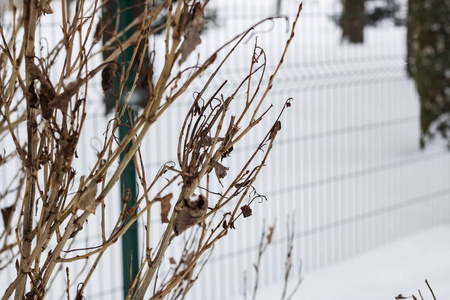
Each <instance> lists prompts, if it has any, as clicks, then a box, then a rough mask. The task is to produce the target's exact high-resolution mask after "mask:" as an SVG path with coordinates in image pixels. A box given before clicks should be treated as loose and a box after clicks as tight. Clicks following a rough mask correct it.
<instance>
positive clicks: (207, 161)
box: [0, 0, 302, 299]
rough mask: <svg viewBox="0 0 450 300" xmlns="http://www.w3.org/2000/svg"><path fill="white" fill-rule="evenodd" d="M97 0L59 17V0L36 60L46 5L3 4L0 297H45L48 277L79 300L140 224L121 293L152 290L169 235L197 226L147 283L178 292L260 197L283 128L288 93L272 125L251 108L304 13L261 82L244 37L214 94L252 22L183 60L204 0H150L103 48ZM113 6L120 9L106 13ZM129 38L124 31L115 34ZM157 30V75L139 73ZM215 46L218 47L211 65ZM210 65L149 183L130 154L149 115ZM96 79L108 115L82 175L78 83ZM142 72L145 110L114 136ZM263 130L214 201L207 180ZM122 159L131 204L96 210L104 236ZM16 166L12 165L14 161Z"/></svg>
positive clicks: (260, 108) (258, 55)
mask: <svg viewBox="0 0 450 300" xmlns="http://www.w3.org/2000/svg"><path fill="white" fill-rule="evenodd" d="M106 3H107V2H104V3H102V2H100V1H98V0H94V1H93V2H92V4H90V5H89V6H88V5H87V4H86V2H84V1H83V0H78V1H76V2H75V6H74V7H75V10H74V11H73V12H72V15H70V16H69V14H67V10H66V6H67V5H68V3H66V1H65V0H62V11H61V12H58V13H61V14H62V15H61V19H62V22H61V24H60V28H61V30H62V38H61V40H60V41H59V42H58V43H57V44H56V46H55V47H54V48H53V49H49V51H48V52H46V53H43V54H42V55H41V56H40V55H38V54H37V53H38V52H39V51H36V49H35V44H36V41H35V38H36V28H37V24H39V22H40V20H41V19H43V18H46V14H51V13H52V8H51V5H52V4H51V2H50V1H47V0H42V1H37V0H25V1H24V2H23V7H22V8H19V7H13V9H12V12H11V14H12V16H13V20H14V22H13V23H12V26H11V27H8V30H4V28H3V27H0V29H1V31H0V35H1V42H0V47H1V49H2V52H1V54H0V66H1V70H0V71H1V74H0V76H1V78H0V93H1V94H0V100H1V101H0V115H1V119H0V141H2V143H5V144H8V143H9V144H10V145H14V147H13V148H12V149H8V150H7V151H6V150H5V152H4V153H2V154H1V156H0V166H1V167H2V168H8V170H11V171H9V173H10V174H11V176H10V179H11V180H10V181H9V182H10V184H8V185H7V186H3V187H1V190H0V193H1V194H0V196H1V198H2V199H6V200H5V201H3V200H2V202H1V205H2V216H3V222H4V227H5V230H4V231H3V232H2V234H1V239H2V240H3V243H2V246H1V250H0V259H1V262H0V263H1V265H0V267H1V269H5V268H8V267H9V266H15V268H16V270H17V275H16V277H15V278H14V279H13V280H12V282H10V284H9V286H8V287H7V288H6V290H5V291H4V294H3V298H2V299H9V298H11V297H12V295H13V294H14V297H15V299H23V298H24V297H25V298H26V299H45V298H46V295H47V293H48V291H49V290H51V289H52V288H53V286H52V283H53V282H54V281H53V279H54V278H55V276H57V274H58V273H60V272H65V276H66V277H67V298H69V297H70V289H69V287H70V286H71V285H72V284H78V283H80V284H78V288H77V294H76V295H75V299H82V298H83V294H84V290H85V288H86V286H87V285H88V284H89V283H90V278H91V275H92V273H93V272H94V271H95V269H96V266H97V265H98V262H99V261H100V260H101V258H102V256H103V254H104V253H105V252H106V251H108V249H109V247H110V246H111V245H113V244H114V243H115V242H116V241H117V240H118V239H119V238H120V237H121V236H123V235H124V233H125V232H127V230H128V229H129V228H130V226H131V225H132V224H134V223H135V222H136V221H137V220H140V219H141V220H142V222H143V223H144V224H147V226H146V227H145V231H146V241H145V243H146V252H145V254H144V255H143V257H142V258H141V260H140V261H139V263H140V264H141V265H140V269H139V273H138V276H137V277H136V278H135V279H134V281H133V282H132V283H131V284H130V286H129V293H128V298H133V299H143V298H144V295H145V293H146V292H147V291H150V290H149V286H150V283H151V282H152V281H155V280H154V279H155V276H157V275H156V274H157V271H158V269H159V267H160V265H161V263H162V261H163V257H164V254H165V253H166V251H167V249H168V247H169V245H170V243H171V241H172V240H173V239H175V238H177V236H179V235H180V234H181V233H183V232H184V231H185V230H186V229H188V228H189V227H192V226H194V225H196V224H199V225H200V226H195V228H194V229H192V230H191V232H189V234H186V243H185V247H184V250H183V251H182V255H181V257H180V258H167V260H168V262H169V263H171V265H172V266H174V267H173V268H171V269H170V270H171V271H170V272H171V273H170V274H168V275H167V276H165V277H164V280H162V281H160V284H159V286H158V287H154V288H153V297H152V299H161V298H164V297H166V296H168V295H170V296H171V297H172V298H177V297H184V295H186V293H187V292H188V291H189V290H190V288H191V287H192V285H193V284H194V283H195V282H196V279H197V276H198V273H199V271H200V270H201V268H202V266H203V265H204V264H205V263H206V261H207V257H208V256H207V255H205V254H208V255H209V253H210V251H208V250H209V249H211V248H212V247H213V245H214V244H215V243H216V242H217V241H218V240H219V239H221V238H223V237H225V236H226V235H227V233H228V231H229V230H230V228H234V224H235V222H236V220H237V219H238V218H240V217H241V216H244V217H247V216H250V215H251V208H250V207H251V205H252V202H253V201H254V200H255V199H258V198H259V197H261V196H260V195H259V194H258V193H257V192H256V190H255V189H254V187H253V183H254V182H255V180H256V178H257V176H258V174H259V173H260V171H261V169H262V167H263V166H264V165H265V163H266V159H267V157H268V155H269V154H270V152H271V149H272V147H273V143H274V141H275V138H276V136H277V133H278V131H279V130H280V129H281V121H280V117H281V114H282V112H283V110H284V109H285V108H287V107H289V106H290V105H291V104H290V99H288V100H286V102H285V105H284V107H283V109H282V110H281V111H280V114H279V116H278V117H277V118H276V120H273V121H270V120H266V119H265V117H266V116H267V115H266V113H267V111H268V110H270V109H271V107H270V106H264V105H263V103H264V101H265V100H266V98H267V95H268V93H269V91H270V90H271V88H272V85H273V82H274V78H275V76H276V74H277V72H278V70H279V68H280V66H281V64H282V62H283V60H284V56H285V54H286V51H287V49H288V47H289V45H290V43H291V41H292V39H293V37H294V28H295V25H296V23H297V20H298V17H299V14H300V11H301V7H302V6H301V5H300V6H299V10H298V13H297V17H296V18H295V20H294V22H293V26H292V29H291V31H290V34H289V36H288V38H287V41H286V44H285V45H280V46H281V47H284V51H283V54H282V57H281V58H280V60H279V62H278V63H277V65H276V68H275V70H274V72H273V73H272V74H270V75H267V74H266V66H267V62H266V55H265V52H264V50H263V49H262V48H260V47H259V46H258V44H257V43H255V46H254V47H253V57H252V60H251V61H250V62H249V64H250V68H249V72H248V74H247V76H245V78H242V80H241V83H240V84H239V85H237V86H235V87H234V91H233V92H231V93H228V94H227V93H225V92H224V91H223V88H224V86H225V85H226V84H227V82H226V81H224V82H223V83H222V84H220V85H219V88H217V89H215V90H211V89H213V85H212V84H211V82H212V81H213V80H214V79H215V75H216V73H217V72H218V71H219V70H220V69H221V68H222V66H223V65H224V63H225V61H226V60H227V59H228V57H229V56H230V55H232V53H233V51H234V50H235V49H236V47H239V46H240V44H241V43H242V41H243V40H244V39H245V38H248V37H249V36H250V34H251V32H252V30H253V29H254V27H252V28H249V29H248V30H245V31H244V32H242V33H240V34H238V35H237V36H236V37H235V38H233V39H232V40H231V41H229V42H228V43H227V44H226V45H224V46H223V47H221V48H219V49H217V51H215V52H214V53H213V54H212V55H211V56H210V57H208V58H206V59H205V60H204V61H203V62H200V63H197V64H194V65H187V66H184V65H185V64H188V63H189V61H190V60H187V58H188V57H189V56H191V55H192V53H193V52H194V51H195V48H196V46H197V45H198V44H199V43H200V42H201V37H200V36H199V31H201V30H202V29H203V25H204V24H205V21H204V19H203V12H204V10H205V8H206V6H207V5H208V3H209V1H202V2H198V1H178V2H173V3H172V1H170V0H168V1H164V2H162V3H159V4H157V3H155V1H148V2H146V3H145V5H142V6H141V12H142V13H141V14H140V15H139V16H138V17H137V18H135V19H134V20H132V22H131V23H130V24H129V25H128V27H127V28H125V29H123V30H121V31H119V30H117V28H118V27H117V26H113V28H115V31H114V32H108V36H109V38H108V39H106V40H105V41H104V44H103V45H102V46H101V45H99V41H100V40H101V36H102V35H103V33H105V32H106V30H108V29H110V28H111V26H109V24H111V22H114V20H115V17H116V16H115V17H114V19H108V20H101V18H100V16H101V9H102V7H103V6H105V5H106ZM124 12H125V11H121V10H118V12H117V16H120V15H121V14H122V13H124ZM160 15H164V16H166V22H165V23H164V24H163V25H161V26H159V27H157V28H154V26H153V24H154V23H155V22H157V21H158V22H159V21H160V20H159V19H158V17H159V16H160ZM99 19H100V20H101V21H100V22H99V21H98V20H99ZM273 19H274V18H269V19H267V20H263V21H262V22H260V23H258V24H256V25H255V26H258V25H259V24H261V23H263V22H266V21H271V20H273ZM129 30H130V31H132V34H131V35H130V36H129V37H128V38H127V39H124V36H126V35H125V33H126V32H128V31H129ZM161 30H164V32H165V33H163V34H165V36H166V40H165V43H166V44H165V53H164V62H163V65H162V68H161V69H160V70H152V69H149V68H151V66H147V67H143V65H144V57H145V55H143V53H148V52H147V51H148V37H149V36H150V35H152V34H154V32H156V31H161ZM19 34H23V38H19ZM77 45H78V46H77ZM98 48H101V49H100V50H98ZM125 51H131V53H132V54H131V58H132V60H131V63H129V64H127V63H126V62H125V60H124V59H123V57H124V52H125ZM223 51H227V52H226V53H225V54H224V55H222V56H221V57H223V58H222V60H221V61H218V59H219V58H218V57H219V54H221V53H222V52H223ZM102 53H108V55H107V56H106V58H105V59H104V61H102V62H101V63H95V62H96V61H98V59H97V58H98V57H100V56H101V55H102ZM96 59H97V60H96ZM210 68H214V69H213V70H212V72H211V73H209V74H211V75H210V76H209V78H208V79H206V80H205V79H202V80H205V81H204V83H203V88H202V89H201V90H200V91H198V93H196V95H195V99H194V101H193V102H192V105H191V107H190V109H189V111H188V112H187V113H186V117H185V121H184V124H183V127H182V129H181V132H180V136H179V144H178V149H177V153H178V154H177V156H178V164H177V165H170V164H166V165H164V166H163V167H162V168H161V170H160V172H159V173H158V174H157V176H156V177H155V178H148V177H147V176H146V173H145V170H144V162H143V159H142V154H141V153H140V145H141V142H142V140H143V139H144V137H145V136H146V135H147V133H148V131H149V129H150V127H151V126H153V125H154V124H155V122H156V121H157V120H158V119H159V118H160V117H161V115H163V114H164V113H166V112H167V110H168V108H169V107H170V106H171V105H172V104H173V103H174V102H176V101H177V100H179V99H180V98H181V96H183V95H184V94H185V93H186V91H187V90H188V88H189V87H190V86H191V85H192V83H193V82H194V81H195V80H199V76H200V75H202V74H206V73H205V71H206V70H208V69H210ZM153 71H155V73H153ZM150 74H151V75H150ZM97 75H98V76H101V77H102V89H103V91H105V93H106V92H108V91H110V92H111V95H112V96H113V97H114V98H115V114H114V117H113V118H112V119H111V120H110V121H109V123H108V126H107V127H106V128H103V129H101V130H102V132H104V136H105V138H104V141H103V142H102V146H101V149H99V151H98V155H97V158H96V163H95V164H94V165H93V166H92V167H91V169H90V172H88V173H86V174H79V173H78V171H77V170H75V169H74V167H73V162H74V160H75V159H83V157H79V156H78V153H77V147H78V146H79V142H80V136H81V134H82V132H83V131H84V130H86V128H85V127H86V126H85V121H86V118H87V116H88V115H89V114H90V113H91V112H89V111H87V109H86V107H87V104H86V103H87V101H89V100H88V99H89V96H90V95H91V93H93V90H92V89H91V87H90V84H91V82H92V80H93V78H94V77H95V76H97ZM142 76H144V78H146V80H147V85H146V87H147V88H148V89H149V93H148V95H149V96H148V99H147V102H146V103H145V105H144V108H143V110H142V111H140V112H139V113H138V114H137V115H136V117H135V118H130V120H132V122H130V123H129V124H127V125H126V126H127V127H128V133H127V134H126V136H125V137H124V138H123V139H122V140H120V141H119V140H118V139H117V137H116V136H117V135H118V131H119V128H120V127H121V126H125V125H124V124H123V123H122V120H123V118H124V116H125V115H131V114H132V110H131V108H130V106H129V101H130V99H131V97H132V95H133V91H134V90H135V89H136V86H137V84H138V82H142V81H141V80H140V78H142ZM264 80H265V81H264ZM129 82H131V83H132V84H131V85H129V84H128V83H129ZM263 82H264V84H263ZM238 93H240V94H239V95H241V97H242V94H245V95H246V98H245V103H244V105H242V102H240V103H239V105H235V102H236V95H237V94H238ZM232 107H233V108H232ZM230 111H233V114H230V113H229V112H230ZM267 122H273V125H272V126H271V127H270V130H268V132H267V133H266V135H265V136H264V137H263V138H262V140H261V142H260V144H259V146H258V147H257V148H256V149H254V151H253V153H252V154H251V155H250V156H249V157H248V158H247V161H245V162H242V164H241V169H240V170H234V171H235V172H233V176H234V177H233V179H232V180H229V182H231V183H229V184H228V183H226V184H225V185H223V189H222V191H221V192H220V193H212V192H211V191H209V189H208V186H209V183H210V182H212V181H218V182H220V183H221V184H222V182H223V179H224V178H225V177H226V176H231V175H229V173H230V172H229V169H228V167H226V163H225V162H224V161H226V160H229V159H232V156H233V154H232V150H233V148H234V147H235V146H236V145H238V144H241V143H245V140H246V136H247V135H248V134H249V133H251V132H253V130H254V128H255V127H256V126H258V125H259V124H262V123H267ZM20 128H24V129H25V130H24V132H25V134H22V133H21V134H18V132H19V131H20V130H21V129H20ZM154 142H155V143H161V141H158V140H154ZM119 157H121V159H120V160H119ZM229 157H230V158H229ZM130 161H131V162H133V163H134V166H135V169H136V173H137V175H138V178H139V180H138V185H139V188H140V191H142V192H141V195H140V196H139V197H138V198H137V199H135V203H134V204H133V205H129V203H131V202H130V198H131V196H130V194H129V193H128V192H125V193H124V195H122V203H123V207H122V211H121V213H120V215H118V216H108V218H109V219H111V218H112V217H114V218H115V219H116V221H115V223H113V225H112V226H111V227H109V228H107V227H106V225H105V224H106V222H105V219H106V216H105V206H108V205H116V203H110V202H111V201H109V200H110V192H111V190H112V189H113V187H114V186H115V185H117V184H118V180H119V178H120V176H121V175H122V173H123V171H124V169H125V167H126V166H127V164H128V163H129V162H130ZM16 164H18V165H19V167H14V166H16ZM162 182H163V183H164V184H161V183H162ZM227 182H228V181H227ZM161 185H162V186H163V187H162V188H157V186H161ZM169 187H175V189H176V190H177V193H176V194H175V193H171V192H169ZM248 199H250V200H248ZM155 204H158V205H157V206H156V208H155V209H159V207H160V208H161V219H162V221H163V222H164V223H167V226H166V227H165V229H164V232H163V233H162V234H161V235H160V236H155V232H153V231H151V228H150V221H151V220H150V219H151V214H150V213H149V212H150V209H152V208H153V207H154V205H155ZM219 210H220V211H223V210H226V211H227V213H225V214H223V213H221V212H220V211H219ZM99 211H101V213H97V214H96V212H99ZM95 218H99V219H101V224H102V233H101V234H102V241H103V242H102V244H101V245H99V246H95V247H90V248H87V249H83V250H84V252H83V253H84V254H78V253H79V252H78V251H76V249H71V245H72V244H73V243H74V241H76V240H77V237H78V236H79V233H80V232H81V231H83V230H85V229H86V228H87V227H88V226H89V224H88V223H87V222H88V220H92V219H95ZM150 237H151V239H152V240H159V242H158V244H157V247H155V248H151V247H150V246H149V245H150V242H149V240H150ZM88 258H91V259H93V260H90V262H91V263H90V264H87V268H86V272H84V273H80V274H81V275H82V278H81V279H78V280H77V281H75V280H74V278H78V277H77V276H80V274H75V273H74V271H73V270H72V269H71V268H70V266H71V263H74V262H76V261H80V260H86V261H87V259H88ZM136 259H137V258H136ZM63 265H64V266H67V267H66V268H63V267H62V266H63ZM194 270H197V272H195V273H194ZM60 275H61V274H60ZM155 282H156V281H155ZM72 298H74V297H72Z"/></svg>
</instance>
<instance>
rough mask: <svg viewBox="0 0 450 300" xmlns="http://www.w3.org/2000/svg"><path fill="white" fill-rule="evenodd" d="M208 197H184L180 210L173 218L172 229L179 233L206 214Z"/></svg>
mask: <svg viewBox="0 0 450 300" xmlns="http://www.w3.org/2000/svg"><path fill="white" fill-rule="evenodd" d="M207 208H208V199H207V198H206V197H205V196H203V195H201V194H200V195H199V196H198V198H197V199H196V200H188V199H184V201H183V205H182V208H181V211H180V212H179V213H178V215H177V216H176V218H175V221H174V227H173V230H174V232H175V234H176V235H179V234H180V233H182V232H183V231H185V230H186V229H188V228H189V227H192V226H193V225H195V224H197V223H198V221H199V219H200V218H201V217H203V216H204V215H205V214H206V210H207Z"/></svg>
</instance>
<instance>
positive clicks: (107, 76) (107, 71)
mask: <svg viewBox="0 0 450 300" xmlns="http://www.w3.org/2000/svg"><path fill="white" fill-rule="evenodd" d="M116 69H117V66H116V64H115V63H109V64H108V65H107V66H106V67H105V68H104V69H103V71H102V89H103V92H104V93H105V92H106V91H108V90H110V89H112V87H113V86H114V73H115V72H116Z"/></svg>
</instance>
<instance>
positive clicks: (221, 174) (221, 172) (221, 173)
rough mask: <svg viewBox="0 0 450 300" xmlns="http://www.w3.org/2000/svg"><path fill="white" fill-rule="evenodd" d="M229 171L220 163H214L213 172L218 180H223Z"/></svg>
mask: <svg viewBox="0 0 450 300" xmlns="http://www.w3.org/2000/svg"><path fill="white" fill-rule="evenodd" d="M229 169H230V168H228V167H225V166H224V165H222V164H221V163H219V162H217V161H216V162H215V163H214V172H216V176H217V178H218V179H219V180H220V179H222V178H225V176H227V171H228V170H229Z"/></svg>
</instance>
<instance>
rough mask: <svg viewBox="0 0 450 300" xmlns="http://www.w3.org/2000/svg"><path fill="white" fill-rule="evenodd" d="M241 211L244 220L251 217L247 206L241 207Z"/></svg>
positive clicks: (250, 211) (250, 210)
mask: <svg viewBox="0 0 450 300" xmlns="http://www.w3.org/2000/svg"><path fill="white" fill-rule="evenodd" d="M241 211H242V215H243V216H244V218H247V217H250V216H251V215H252V209H251V208H250V206H248V205H247V204H246V205H244V206H242V207H241Z"/></svg>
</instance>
